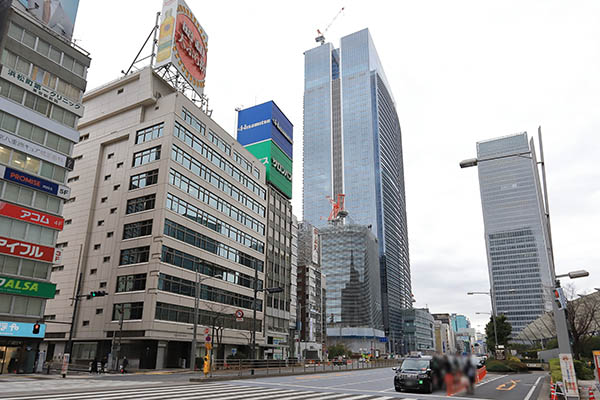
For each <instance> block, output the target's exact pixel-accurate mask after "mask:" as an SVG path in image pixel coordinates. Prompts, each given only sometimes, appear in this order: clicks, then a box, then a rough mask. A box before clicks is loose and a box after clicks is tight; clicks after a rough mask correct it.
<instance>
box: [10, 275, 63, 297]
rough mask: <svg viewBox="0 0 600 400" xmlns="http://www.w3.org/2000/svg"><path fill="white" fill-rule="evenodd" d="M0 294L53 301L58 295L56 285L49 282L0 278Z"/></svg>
mask: <svg viewBox="0 0 600 400" xmlns="http://www.w3.org/2000/svg"><path fill="white" fill-rule="evenodd" d="M0 293H6V294H20V295H24V296H31V297H43V298H44V299H53V298H54V294H55V293H56V285H55V284H54V283H48V282H36V281H30V280H28V279H18V278H10V277H8V276H0Z"/></svg>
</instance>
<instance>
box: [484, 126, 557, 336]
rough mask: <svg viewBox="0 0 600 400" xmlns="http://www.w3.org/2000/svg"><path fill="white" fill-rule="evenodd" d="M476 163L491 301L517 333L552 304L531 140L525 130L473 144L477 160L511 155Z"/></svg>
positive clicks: (545, 235)
mask: <svg viewBox="0 0 600 400" xmlns="http://www.w3.org/2000/svg"><path fill="white" fill-rule="evenodd" d="M529 152H530V153H531V156H530V157H529V156H522V157H516V156H515V157H507V158H502V159H497V160H490V161H482V162H480V163H479V164H478V171H479V186H480V191H481V205H482V209H483V222H484V226H485V243H486V247H487V254H488V269H489V276H490V283H491V289H492V298H493V304H494V307H495V309H496V313H497V314H498V315H500V314H504V315H506V316H507V318H508V322H510V324H511V325H512V328H513V334H515V335H516V334H518V333H519V332H520V331H521V330H522V329H523V328H524V327H525V326H526V325H527V324H528V323H530V322H531V321H533V320H535V319H536V318H537V317H539V316H540V315H541V314H542V313H544V312H545V311H549V310H550V309H551V308H552V303H551V299H550V298H549V297H548V296H546V295H545V294H544V293H545V292H546V291H545V290H544V287H550V286H551V284H552V282H551V277H550V267H549V263H548V252H547V242H548V235H547V230H546V227H545V226H546V225H545V223H544V218H545V217H544V211H543V203H542V192H541V189H540V182H539V176H538V172H537V161H536V158H535V151H534V147H533V141H531V142H530V143H528V141H527V133H520V134H516V135H511V136H505V137H501V138H497V139H491V140H486V141H483V142H478V143H477V158H478V159H486V158H494V157H498V156H503V155H509V154H515V153H529Z"/></svg>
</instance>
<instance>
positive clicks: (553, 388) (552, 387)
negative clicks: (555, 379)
mask: <svg viewBox="0 0 600 400" xmlns="http://www.w3.org/2000/svg"><path fill="white" fill-rule="evenodd" d="M550 400H556V385H555V384H554V383H552V380H550Z"/></svg>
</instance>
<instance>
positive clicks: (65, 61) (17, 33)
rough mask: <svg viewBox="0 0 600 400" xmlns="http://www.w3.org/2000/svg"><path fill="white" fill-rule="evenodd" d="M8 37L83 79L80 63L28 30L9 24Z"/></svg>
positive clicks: (82, 68)
mask: <svg viewBox="0 0 600 400" xmlns="http://www.w3.org/2000/svg"><path fill="white" fill-rule="evenodd" d="M8 36H10V37H11V38H13V39H15V40H16V41H18V42H21V43H23V44H24V45H26V46H27V47H30V48H31V49H33V50H35V51H36V52H38V53H39V54H41V55H43V56H44V57H47V58H48V59H50V60H52V61H54V62H55V63H56V64H58V65H61V66H62V67H64V68H65V69H67V70H69V71H72V72H73V73H75V74H76V75H79V76H81V77H82V78H85V75H86V68H85V66H84V65H82V64H81V63H79V62H77V61H76V60H75V59H74V58H73V57H71V56H70V55H68V54H66V53H64V52H62V51H60V49H58V48H56V47H54V46H52V45H50V44H49V43H47V42H46V41H44V40H42V39H41V38H39V37H37V36H36V35H34V34H33V33H31V32H29V31H28V30H26V29H24V28H22V27H20V26H19V25H17V24H15V23H14V22H11V23H10V25H9V27H8Z"/></svg>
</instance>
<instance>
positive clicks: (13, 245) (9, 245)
mask: <svg viewBox="0 0 600 400" xmlns="http://www.w3.org/2000/svg"><path fill="white" fill-rule="evenodd" d="M0 254H7V255H9V256H15V257H22V258H28V259H30V260H36V261H42V262H47V263H55V262H58V261H60V258H61V254H62V252H61V251H60V250H59V249H55V248H54V247H48V246H42V245H41V244H34V243H28V242H23V241H20V240H15V239H11V238H7V237H2V236H0Z"/></svg>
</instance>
